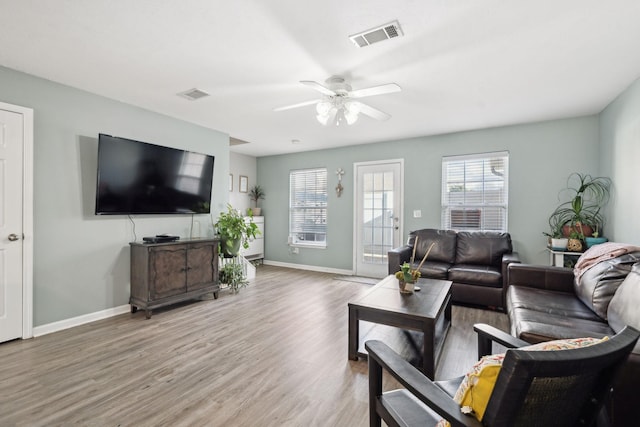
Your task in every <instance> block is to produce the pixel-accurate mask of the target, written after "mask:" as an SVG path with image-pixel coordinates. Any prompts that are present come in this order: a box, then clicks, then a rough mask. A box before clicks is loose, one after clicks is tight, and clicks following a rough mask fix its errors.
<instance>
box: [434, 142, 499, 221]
mask: <svg viewBox="0 0 640 427" xmlns="http://www.w3.org/2000/svg"><path fill="white" fill-rule="evenodd" d="M508 183H509V153H508V152H496V153H483V154H474V155H467V156H446V157H443V158H442V197H441V201H442V217H441V225H442V228H443V229H453V230H495V231H507V218H508V208H509V204H508V200H509V191H508V190H509V185H508Z"/></svg>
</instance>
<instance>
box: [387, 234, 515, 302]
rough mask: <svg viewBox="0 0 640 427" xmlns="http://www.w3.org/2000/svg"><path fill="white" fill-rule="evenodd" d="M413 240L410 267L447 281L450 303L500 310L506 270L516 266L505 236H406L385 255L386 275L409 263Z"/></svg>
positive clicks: (427, 276) (510, 246)
mask: <svg viewBox="0 0 640 427" xmlns="http://www.w3.org/2000/svg"><path fill="white" fill-rule="evenodd" d="M416 238H417V242H418V243H417V245H415V246H416V248H415V256H414V261H413V267H414V268H415V267H418V265H419V264H420V262H421V261H422V259H423V257H424V255H425V254H426V253H427V251H428V250H429V247H430V246H431V244H432V243H434V245H433V247H432V249H431V252H429V256H428V257H427V259H426V261H425V262H424V264H423V265H422V267H421V268H420V273H421V275H422V277H426V278H432V279H445V280H451V281H452V282H453V285H452V290H451V293H452V301H453V302H454V303H459V304H473V305H482V306H487V307H491V308H502V307H504V292H503V289H504V283H505V278H506V276H507V274H506V273H507V266H508V265H509V264H510V263H513V262H520V259H519V257H518V254H517V253H516V252H513V246H512V244H511V236H510V235H509V233H499V232H491V231H460V232H456V231H453V230H436V229H431V228H428V229H422V230H417V231H412V232H411V233H409V239H408V241H407V244H406V245H404V246H402V247H399V248H395V249H392V250H391V251H389V252H388V259H389V274H394V273H395V272H396V271H399V270H400V265H402V264H403V263H405V262H409V261H410V259H411V256H412V254H413V249H414V244H415V242H416Z"/></svg>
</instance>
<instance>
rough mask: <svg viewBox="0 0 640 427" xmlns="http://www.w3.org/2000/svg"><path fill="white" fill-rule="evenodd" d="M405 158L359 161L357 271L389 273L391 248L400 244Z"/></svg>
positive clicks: (357, 170)
mask: <svg viewBox="0 0 640 427" xmlns="http://www.w3.org/2000/svg"><path fill="white" fill-rule="evenodd" d="M403 168H404V161H403V160H402V159H399V160H385V161H380V162H366V163H356V164H355V172H354V176H355V177H356V191H355V197H356V200H355V210H354V212H355V233H354V234H355V237H354V239H355V242H354V248H355V257H356V259H355V262H354V265H355V269H356V271H355V273H356V275H358V276H366V277H384V276H386V275H387V271H388V267H387V252H388V251H389V250H390V249H393V248H395V247H398V246H399V245H400V239H401V236H402V198H403V194H402V192H403Z"/></svg>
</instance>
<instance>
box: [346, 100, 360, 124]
mask: <svg viewBox="0 0 640 427" xmlns="http://www.w3.org/2000/svg"><path fill="white" fill-rule="evenodd" d="M359 114H360V104H359V103H357V102H347V103H346V104H344V118H345V120H346V121H347V124H348V125H352V124H354V123H355V122H356V121H358V115H359Z"/></svg>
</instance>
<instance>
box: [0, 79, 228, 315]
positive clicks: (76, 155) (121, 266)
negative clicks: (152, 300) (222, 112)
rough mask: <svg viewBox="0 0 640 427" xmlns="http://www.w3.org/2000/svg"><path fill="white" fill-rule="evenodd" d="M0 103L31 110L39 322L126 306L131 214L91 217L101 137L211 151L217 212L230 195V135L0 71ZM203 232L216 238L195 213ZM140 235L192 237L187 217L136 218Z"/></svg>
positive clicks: (205, 217) (204, 219)
mask: <svg viewBox="0 0 640 427" xmlns="http://www.w3.org/2000/svg"><path fill="white" fill-rule="evenodd" d="M0 87H2V91H1V93H0V101H2V102H6V103H9V104H15V105H20V106H23V107H29V108H32V109H33V110H34V122H35V124H34V126H35V129H34V135H35V136H34V169H35V173H34V174H35V176H34V276H33V277H34V285H33V286H34V326H39V325H43V324H48V323H51V322H55V321H58V320H64V319H68V318H72V317H76V316H80V315H83V314H87V313H93V312H97V311H101V310H105V309H108V308H113V307H118V306H121V305H123V304H127V303H128V300H129V246H128V243H129V242H130V241H132V240H134V233H133V224H132V223H131V222H130V221H129V219H128V218H127V217H126V216H113V217H111V216H109V217H104V216H95V215H94V200H95V185H96V167H97V147H98V140H97V138H98V133H100V132H103V133H108V134H112V135H117V136H123V137H127V138H132V139H139V140H142V141H145V142H151V143H155V144H160V145H167V146H172V147H177V148H184V149H188V150H193V151H198V152H203V153H208V154H212V155H214V156H215V157H216V158H215V165H214V185H213V200H212V211H215V212H214V217H217V213H218V212H219V211H220V210H222V209H224V207H225V206H226V202H227V199H228V194H229V192H228V189H227V182H228V181H227V177H228V173H229V167H228V157H229V147H228V141H229V139H228V135H226V134H224V133H221V132H217V131H213V130H210V129H206V128H203V127H200V126H196V125H193V124H189V123H186V122H183V121H180V120H176V119H172V118H170V117H167V116H162V115H159V114H156V113H152V112H149V111H147V110H143V109H140V108H137V107H134V106H131V105H127V104H123V103H120V102H117V101H113V100H110V99H107V98H103V97H100V96H97V95H93V94H90V93H87V92H84V91H81V90H77V89H73V88H70V87H67V86H64V85H60V84H56V83H52V82H50V81H47V80H43V79H40V78H36V77H33V76H29V75H27V74H23V73H19V72H16V71H12V70H9V69H6V68H1V67H0ZM196 219H197V220H198V221H199V222H200V223H201V235H204V234H205V233H206V234H207V235H213V228H212V226H211V219H210V218H209V216H208V215H198V216H196ZM133 222H134V223H135V232H136V234H137V238H138V239H142V237H143V236H147V235H155V234H159V233H165V232H166V233H172V234H177V235H180V236H188V234H189V227H190V224H191V217H190V216H183V215H179V216H164V215H163V216H157V217H149V216H147V217H141V216H136V217H134V218H133Z"/></svg>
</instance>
